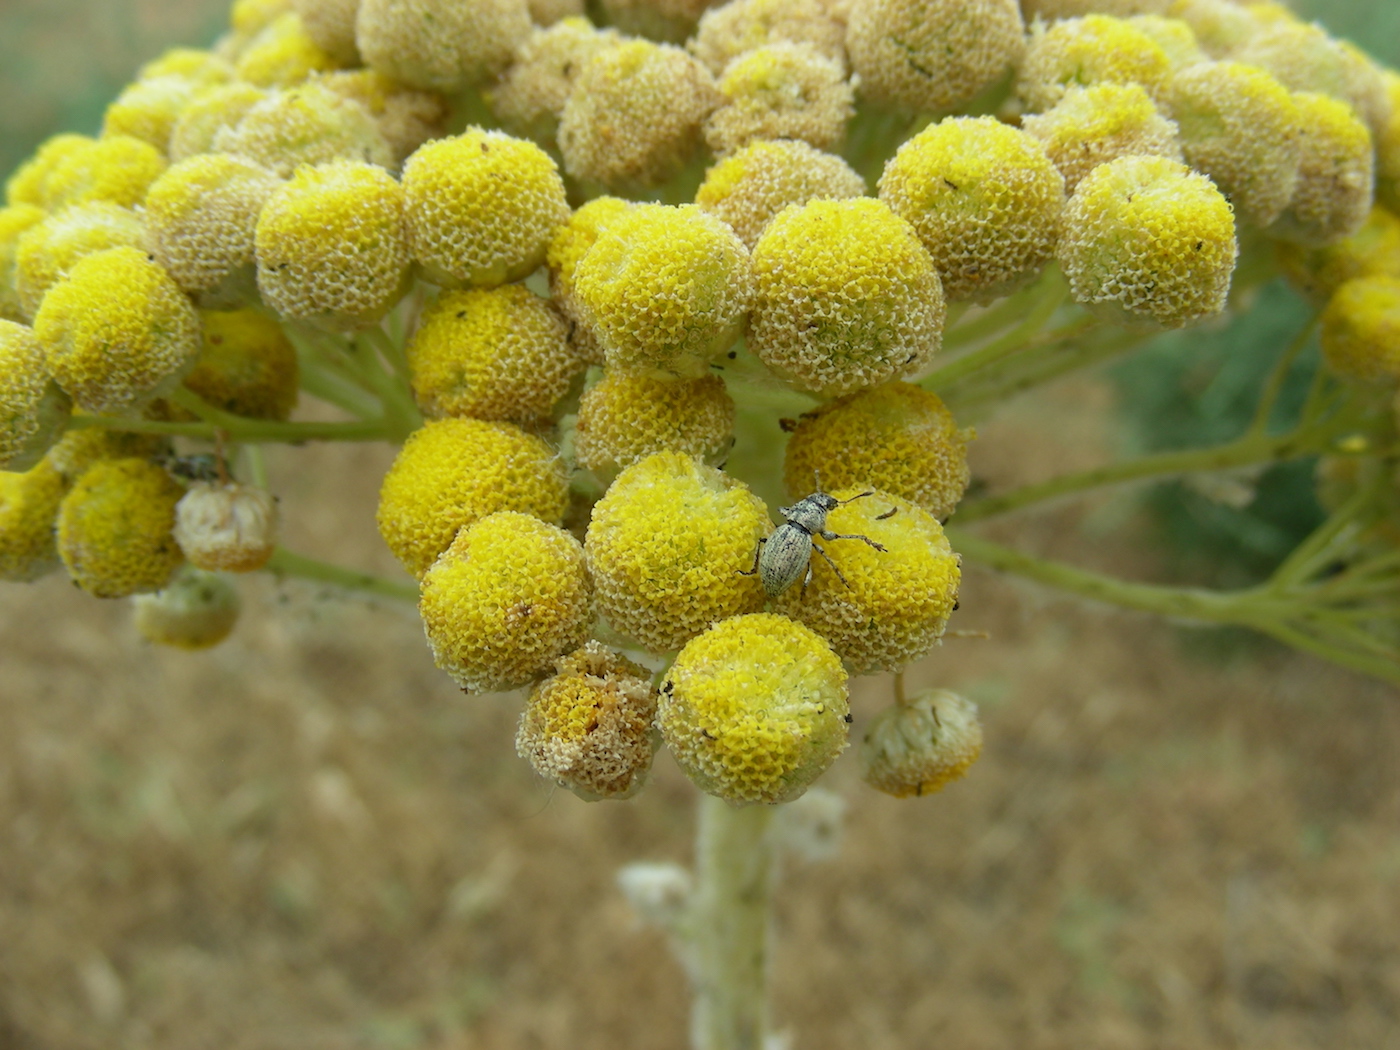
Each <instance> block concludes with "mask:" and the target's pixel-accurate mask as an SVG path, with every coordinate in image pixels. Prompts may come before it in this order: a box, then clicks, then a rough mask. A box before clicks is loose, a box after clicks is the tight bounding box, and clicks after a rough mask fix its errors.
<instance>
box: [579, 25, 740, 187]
mask: <svg viewBox="0 0 1400 1050" xmlns="http://www.w3.org/2000/svg"><path fill="white" fill-rule="evenodd" d="M722 101H723V99H722V97H721V96H720V94H719V92H718V91H717V90H716V89H715V84H714V78H713V77H711V76H710V72H709V70H707V69H706V68H705V67H704V66H703V65H701V64H700V63H699V62H698V61H696V60H695V59H694V58H691V57H690V55H688V54H686V53H685V52H684V51H682V50H681V49H680V48H677V47H671V46H669V45H665V44H654V43H652V42H651V41H649V40H628V41H627V42H625V43H622V44H619V45H617V46H616V47H610V48H607V49H606V50H604V51H601V52H599V53H598V54H596V55H594V56H593V57H592V58H591V59H589V60H588V63H587V65H585V66H584V67H583V72H582V73H580V74H579V77H578V80H577V81H576V82H575V83H574V88H573V91H572V92H571V93H570V95H569V99H568V101H567V102H566V103H565V104H564V112H563V116H562V117H561V119H560V122H559V148H560V150H561V151H562V152H563V154H564V170H565V171H567V172H568V173H569V174H570V175H571V176H573V177H574V178H576V179H584V180H589V181H593V182H597V183H601V184H602V185H603V186H606V187H608V188H609V189H618V188H628V187H640V188H646V187H650V186H654V185H657V184H659V183H662V182H664V181H666V180H667V179H668V178H670V177H671V176H672V175H674V174H675V173H676V172H677V171H679V170H680V169H681V168H682V167H683V166H684V165H685V163H686V162H687V161H688V160H689V159H690V157H691V156H692V155H693V154H694V153H695V151H696V149H697V148H699V146H700V125H701V123H702V122H703V121H704V119H705V118H706V117H707V116H709V115H710V113H711V112H712V111H713V110H714V109H715V108H716V107H718V106H719V105H720V103H721V102H722Z"/></svg>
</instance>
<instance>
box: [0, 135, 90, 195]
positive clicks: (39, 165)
mask: <svg viewBox="0 0 1400 1050" xmlns="http://www.w3.org/2000/svg"><path fill="white" fill-rule="evenodd" d="M93 141H94V140H93V139H92V138H90V137H89V136H87V135H73V134H65V135H54V136H53V137H52V138H49V139H46V140H45V141H44V142H43V143H42V144H41V145H40V146H39V149H38V150H37V151H36V152H35V154H34V156H32V157H30V158H29V159H28V160H27V161H25V162H24V163H23V164H21V165H20V166H19V167H18V168H16V169H15V173H14V174H13V175H11V176H10V178H9V180H8V181H7V182H6V183H5V203H6V204H33V205H35V206H36V207H41V208H45V209H47V208H48V207H50V204H49V201H50V200H51V198H50V196H49V192H48V181H49V176H51V175H52V174H53V171H54V169H55V168H56V167H58V165H59V164H60V163H61V162H62V161H63V160H65V159H66V158H68V157H70V156H72V155H73V154H75V153H81V152H83V151H84V150H86V149H88V147H90V146H91V145H92V144H93Z"/></svg>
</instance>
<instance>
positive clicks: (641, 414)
mask: <svg viewBox="0 0 1400 1050" xmlns="http://www.w3.org/2000/svg"><path fill="white" fill-rule="evenodd" d="M733 443H734V399H733V398H732V397H730V396H729V392H728V391H727V390H726V389H725V386H724V380H723V379H721V378H720V377H719V376H704V377H702V378H700V379H670V380H668V379H653V378H651V377H650V376H639V375H631V374H628V373H626V372H614V371H612V370H608V371H606V372H604V373H603V378H602V379H600V380H599V381H598V382H597V383H595V384H594V385H593V386H591V387H590V388H589V389H588V390H586V391H584V394H583V399H582V401H581V403H580V404H579V410H578V426H577V429H576V430H575V431H574V453H575V455H577V456H578V462H579V466H581V467H585V468H587V469H589V470H593V471H607V470H613V469H617V468H618V467H626V466H630V465H631V464H633V463H636V462H637V461H638V460H642V459H645V458H646V457H647V456H650V455H651V454H652V453H653V452H663V451H672V452H684V453H686V454H687V455H691V456H696V457H698V458H700V459H704V460H709V461H717V460H718V459H719V457H721V456H722V455H724V454H725V453H726V452H728V451H729V449H730V447H731V446H732V445H733Z"/></svg>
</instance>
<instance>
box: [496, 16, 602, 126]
mask: <svg viewBox="0 0 1400 1050" xmlns="http://www.w3.org/2000/svg"><path fill="white" fill-rule="evenodd" d="M621 42H622V37H621V36H620V35H619V34H618V32H617V31H616V30H614V29H595V28H594V26H593V24H592V23H591V22H589V21H588V19H586V18H566V19H564V20H563V21H562V22H557V23H555V24H554V25H552V26H550V27H549V28H548V29H540V28H538V27H537V28H536V29H535V30H534V31H533V32H532V33H531V34H530V39H529V40H527V41H526V42H525V44H524V46H523V47H521V49H520V54H519V55H517V56H516V60H515V62H514V63H512V64H511V67H510V68H509V69H508V70H506V72H505V75H504V76H502V77H501V81H500V83H499V84H497V85H496V86H495V87H494V88H492V89H491V90H490V91H488V92H487V93H486V100H487V102H488V103H489V104H490V106H491V112H492V113H494V114H495V116H496V119H497V120H499V121H500V122H501V126H502V127H504V128H505V129H506V130H507V131H509V132H510V133H511V134H513V135H521V136H523V137H525V138H529V139H533V140H534V141H536V142H540V143H544V144H546V145H550V146H554V145H556V144H557V143H556V138H557V136H558V133H559V118H560V117H561V116H562V115H563V113H564V103H565V102H567V101H568V100H569V93H570V92H571V91H573V89H574V83H575V82H576V81H577V80H578V77H579V73H581V72H582V71H583V67H584V66H586V65H587V64H588V60H589V59H591V58H592V57H593V56H594V55H596V54H599V53H600V52H602V51H606V50H607V49H608V48H610V47H615V46H616V45H618V44H619V43H621Z"/></svg>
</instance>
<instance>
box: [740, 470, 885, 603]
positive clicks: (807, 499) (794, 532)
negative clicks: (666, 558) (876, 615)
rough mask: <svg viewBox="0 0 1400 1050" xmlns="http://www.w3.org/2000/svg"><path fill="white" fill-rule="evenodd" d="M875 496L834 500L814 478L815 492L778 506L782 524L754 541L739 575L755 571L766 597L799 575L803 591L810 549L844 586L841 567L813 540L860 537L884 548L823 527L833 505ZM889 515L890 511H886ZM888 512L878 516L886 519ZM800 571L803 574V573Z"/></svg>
mask: <svg viewBox="0 0 1400 1050" xmlns="http://www.w3.org/2000/svg"><path fill="white" fill-rule="evenodd" d="M873 495H875V493H874V490H867V491H865V492H861V493H857V494H856V495H854V496H851V497H850V498H849V499H837V498H836V497H835V496H832V495H830V494H828V493H826V492H823V491H822V479H821V477H820V475H818V477H817V491H816V492H814V493H812V494H811V495H810V496H804V497H803V498H802V499H800V500H798V501H797V502H796V503H794V504H793V505H792V506H791V507H779V508H778V513H779V514H781V515H782V516H783V523H782V524H781V525H779V526H778V527H777V529H776V530H774V532H773V535H771V536H765V537H762V538H760V539H759V541H758V550H756V551H754V555H753V566H752V567H751V568H749V569H747V570H745V569H740V570H738V571H739V575H740V576H753V575H754V574H755V573H757V574H758V577H759V579H760V580H762V581H763V589H764V590H765V591H767V592H768V596H769V597H770V598H776V597H777V596H778V595H780V594H782V593H783V591H785V590H787V589H788V588H789V587H791V586H792V585H793V584H794V583H796V582H797V578H798V577H799V576H801V577H802V593H803V594H806V593H807V584H809V583H811V582H812V552H813V551H816V552H817V553H818V554H820V555H821V556H822V557H823V558H825V559H826V563H827V564H828V565H830V566H831V570H832V572H834V573H836V578H837V579H838V580H840V581H841V582H842V583H844V584H846V586H847V587H849V586H850V583H848V582H847V580H846V577H844V576H842V575H841V570H840V569H839V568H837V567H836V563H835V562H834V561H832V560H831V557H830V555H828V554H827V553H826V551H824V550H822V548H821V546H820V545H819V544H818V543H817V542H816V537H817V536H820V537H821V538H822V539H824V540H827V541H831V540H861V541H862V542H864V543H868V544H870V546H872V547H874V548H875V549H876V550H877V551H883V550H884V549H885V548H884V547H882V546H881V545H880V544H878V543H876V542H875V541H874V540H872V539H871V538H870V537H869V536H861V535H859V534H857V533H840V532H830V531H828V530H827V527H826V516H827V515H828V514H830V513H831V512H832V511H833V510H835V509H836V508H837V507H842V506H845V505H846V504H847V503H854V502H855V501H856V500H858V499H863V498H865V497H866V496H873ZM890 513H891V514H892V513H893V511H891V512H890ZM889 516H890V515H889V514H884V515H881V517H884V518H887V517H889ZM803 570H806V574H805V575H803Z"/></svg>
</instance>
